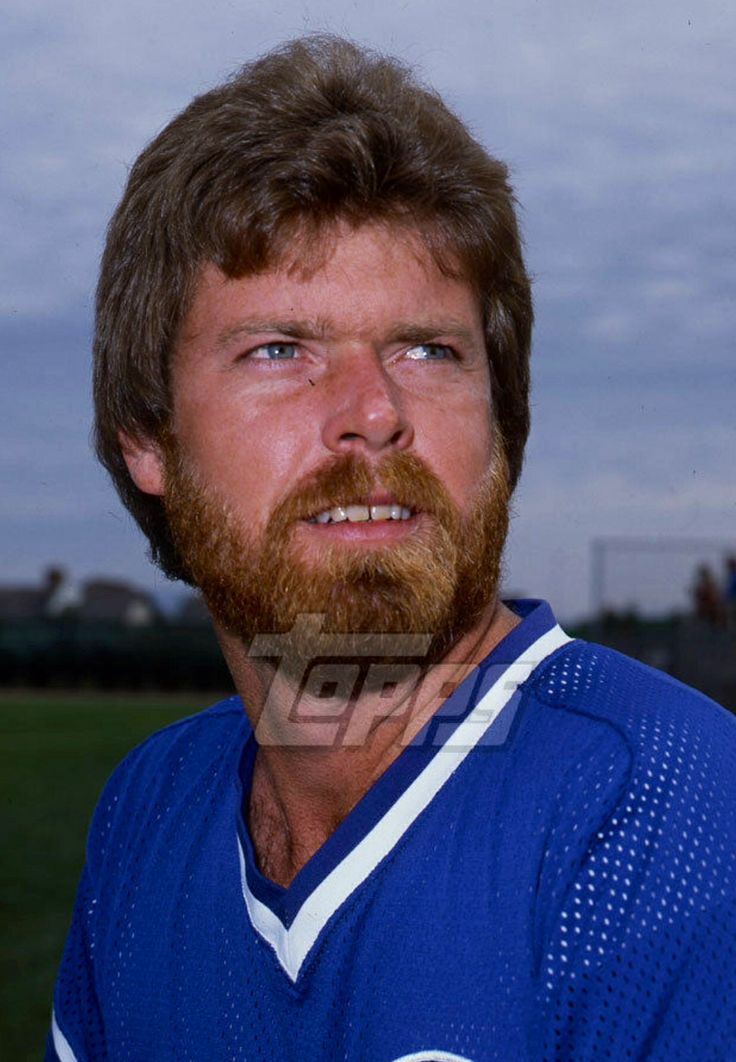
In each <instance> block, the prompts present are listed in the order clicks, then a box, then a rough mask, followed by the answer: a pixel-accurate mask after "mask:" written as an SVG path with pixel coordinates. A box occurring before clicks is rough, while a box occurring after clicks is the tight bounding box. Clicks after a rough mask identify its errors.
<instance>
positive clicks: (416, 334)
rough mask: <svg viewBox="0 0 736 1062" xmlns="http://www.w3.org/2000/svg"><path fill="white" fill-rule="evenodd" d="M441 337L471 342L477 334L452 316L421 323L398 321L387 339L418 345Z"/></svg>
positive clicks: (393, 341)
mask: <svg viewBox="0 0 736 1062" xmlns="http://www.w3.org/2000/svg"><path fill="white" fill-rule="evenodd" d="M441 337H442V338H447V339H454V340H458V341H459V342H461V343H466V344H472V343H474V342H475V341H476V340H477V334H476V333H475V332H474V331H473V330H472V329H470V328H468V326H467V325H466V324H464V323H463V322H462V321H458V320H455V319H454V318H447V319H445V320H438V321H424V322H421V323H417V322H415V321H407V322H406V323H399V324H397V325H395V326H394V327H393V328H392V329H391V332H390V333H389V335H388V337H387V339H388V342H390V343H416V344H417V345H418V344H420V343H431V342H432V341H433V340H434V341H436V340H438V339H440V338H441Z"/></svg>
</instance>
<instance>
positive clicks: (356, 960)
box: [47, 602, 736, 1062]
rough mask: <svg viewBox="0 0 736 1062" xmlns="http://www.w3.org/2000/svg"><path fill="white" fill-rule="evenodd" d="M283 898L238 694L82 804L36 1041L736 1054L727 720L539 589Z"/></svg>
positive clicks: (429, 1059) (141, 1056)
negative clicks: (86, 835) (46, 1027)
mask: <svg viewBox="0 0 736 1062" xmlns="http://www.w3.org/2000/svg"><path fill="white" fill-rule="evenodd" d="M514 607H515V608H516V610H517V612H519V613H520V614H521V615H522V616H523V617H524V621H523V623H521V624H520V625H519V626H517V627H516V629H515V630H514V631H512V633H511V634H510V635H509V636H508V637H507V638H506V639H504V641H503V642H502V643H501V644H500V645H499V646H498V647H497V648H496V649H495V650H494V651H493V653H491V655H490V656H489V657H488V658H487V659H486V660H485V662H484V663H483V664H482V665H481V666H480V667H479V668H478V669H477V670H476V671H474V672H473V673H472V674H471V675H470V676H468V678H467V679H466V680H465V682H464V683H463V684H462V685H461V686H459V687H458V689H457V690H456V691H455V693H454V694H453V696H452V697H451V698H450V699H449V700H448V701H447V702H445V704H444V706H443V708H442V709H441V711H440V712H439V713H438V714H437V715H436V716H435V717H434V719H433V720H432V721H431V723H430V724H429V725H428V726H427V728H426V729H425V731H423V733H422V734H421V735H420V737H419V738H418V739H417V740H415V742H414V743H413V744H412V745H411V746H409V747H407V748H406V749H405V750H404V751H403V752H402V753H401V755H400V756H399V758H398V759H397V760H396V761H395V762H394V763H393V764H392V766H391V767H390V768H389V769H388V770H387V771H386V773H385V774H384V775H383V776H382V777H381V778H380V779H379V780H378V782H377V783H376V784H375V785H374V786H373V788H372V789H371V790H370V791H369V792H368V793H367V794H366V796H365V797H364V798H363V799H362V800H361V801H360V803H359V804H358V805H357V806H356V807H355V808H354V809H353V811H352V812H351V813H350V815H349V816H348V817H347V819H345V821H344V822H343V823H342V824H341V825H340V826H339V827H338V829H337V830H336V831H335V832H334V834H333V835H332V836H331V837H330V838H329V840H328V841H327V842H326V843H325V844H324V845H323V847H322V848H321V849H320V850H319V852H317V854H316V855H315V856H314V857H313V858H312V859H311V860H310V861H309V863H307V865H306V866H305V867H304V868H303V870H302V871H301V872H300V873H299V875H298V876H297V877H296V878H295V880H294V882H293V883H292V885H291V886H290V887H289V888H288V889H282V888H280V887H277V886H276V885H274V884H273V883H272V882H270V881H268V880H266V879H265V878H264V877H263V876H262V875H261V874H260V873H259V871H258V868H257V865H256V861H255V858H254V853H253V849H252V846H251V842H250V839H249V837H248V834H247V832H246V829H245V827H244V824H243V816H242V813H241V809H242V807H243V801H244V796H245V795H247V791H248V787H249V778H250V773H251V770H252V765H253V759H254V752H255V749H254V741H253V738H252V735H251V734H250V731H249V727H248V724H247V722H246V718H245V715H244V712H243V708H242V705H241V703H240V701H239V700H238V699H237V698H233V699H231V700H228V701H225V702H224V703H222V704H219V705H216V706H215V707H214V708H211V709H209V710H208V711H205V712H203V713H201V714H200V715H197V716H195V717H193V718H191V719H186V720H183V721H181V722H179V723H176V724H175V725H173V726H171V727H169V728H168V729H166V730H163V731H162V732H161V733H159V734H156V735H155V736H154V737H152V738H151V739H149V740H148V741H147V742H146V743H145V744H143V745H142V746H141V747H140V748H138V749H137V750H135V751H134V752H133V753H132V754H131V755H130V756H129V757H128V758H127V759H126V760H125V762H124V763H123V764H122V766H120V767H119V768H118V770H117V771H116V772H115V774H114V775H113V777H112V779H111V781H110V782H109V783H108V785H107V788H106V789H105V792H104V794H103V796H102V799H101V801H100V804H99V806H98V808H97V811H96V814H95V817H94V821H93V825H92V829H91V834H90V840H89V846H88V858H87V865H86V868H85V870H84V874H83V878H82V882H81V885H80V889H79V895H78V900H77V905H76V909H75V914H74V922H73V925H72V929H71V932H70V935H69V939H68V942H67V947H66V951H65V954H64V959H63V963H62V966H61V971H60V975H59V980H58V984H57V988H56V993H55V1005H54V1019H53V1026H52V1032H51V1034H50V1036H49V1043H48V1050H47V1059H49V1060H56V1059H59V1060H61V1062H73V1060H75V1059H76V1060H77V1062H82V1060H88V1062H92V1060H102V1059H110V1060H114V1062H123V1060H134V1062H144V1060H156V1062H161V1060H176V1062H186V1060H192V1062H220V1060H240V1059H243V1060H248V1062H342V1060H345V1062H354V1060H355V1062H398V1060H401V1062H410V1060H413V1062H420V1060H426V1062H450V1060H455V1062H460V1060H469V1062H487V1060H490V1059H497V1060H503V1062H513V1060H517V1059H530V1060H553V1059H555V1060H557V1059H570V1060H575V1062H585V1060H588V1059H596V1060H597V1059H610V1060H613V1062H621V1060H624V1059H656V1060H665V1059H666V1060H668V1062H672V1060H685V1059H687V1060H688V1062H692V1060H697V1062H706V1060H709V1059H736V956H735V944H734V942H735V940H736V843H735V842H736V816H735V815H734V808H735V807H736V799H735V797H736V720H735V719H734V718H733V717H732V716H730V715H729V714H728V713H727V712H725V711H724V710H723V709H721V708H719V707H717V706H716V705H714V704H713V703H712V702H711V701H709V700H707V699H706V698H704V697H702V696H701V695H699V694H697V693H695V692H694V691H692V690H690V689H687V688H686V687H684V686H682V685H681V684H679V683H678V682H676V681H674V680H673V679H670V678H668V677H667V676H665V675H662V674H659V673H657V672H655V671H652V670H651V669H649V668H647V667H644V666H643V665H640V664H638V663H635V662H633V661H631V660H628V659H626V658H625V657H622V656H619V655H618V654H616V653H613V652H611V651H609V650H607V649H602V648H600V647H597V646H594V645H589V644H586V643H583V642H579V641H571V640H570V639H568V638H566V636H565V635H564V634H563V633H562V631H561V630H560V628H559V627H558V626H557V625H556V623H555V621H554V618H553V616H552V613H551V611H550V610H549V608H548V606H546V605H544V604H541V603H538V602H517V603H516V604H515V605H514Z"/></svg>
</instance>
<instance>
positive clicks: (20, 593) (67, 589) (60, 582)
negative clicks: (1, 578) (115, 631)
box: [0, 567, 80, 620]
mask: <svg viewBox="0 0 736 1062" xmlns="http://www.w3.org/2000/svg"><path fill="white" fill-rule="evenodd" d="M79 600H80V598H79V590H78V588H77V587H76V586H75V585H74V584H73V583H71V581H70V580H69V577H68V576H67V573H66V572H65V571H64V569H63V568H58V567H51V568H47V569H46V571H45V572H44V578H43V582H42V583H41V585H40V586H0V620H34V619H44V618H45V617H47V616H61V615H64V614H65V613H68V612H69V611H70V610H76V608H77V607H78V605H79Z"/></svg>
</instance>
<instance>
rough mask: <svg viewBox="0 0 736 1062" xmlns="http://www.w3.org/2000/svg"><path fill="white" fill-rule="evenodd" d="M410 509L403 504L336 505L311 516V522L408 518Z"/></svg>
mask: <svg viewBox="0 0 736 1062" xmlns="http://www.w3.org/2000/svg"><path fill="white" fill-rule="evenodd" d="M410 516H411V509H407V508H406V507H405V506H403V505H371V506H370V508H369V507H368V506H367V505H346V506H342V505H336V506H335V508H334V509H326V510H325V511H324V512H323V513H319V514H318V515H317V516H313V517H312V519H311V521H310V523H313V524H330V523H332V524H340V523H343V522H344V521H345V520H348V521H349V522H350V523H351V524H357V523H364V522H365V521H366V520H408V519H409V517H410Z"/></svg>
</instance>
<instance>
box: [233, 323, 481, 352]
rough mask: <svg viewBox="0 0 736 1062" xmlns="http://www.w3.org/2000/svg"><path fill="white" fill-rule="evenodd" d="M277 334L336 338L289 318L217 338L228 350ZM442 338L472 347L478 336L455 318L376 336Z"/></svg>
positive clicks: (325, 327)
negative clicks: (240, 342) (251, 338)
mask: <svg viewBox="0 0 736 1062" xmlns="http://www.w3.org/2000/svg"><path fill="white" fill-rule="evenodd" d="M269 333H272V334H276V335H282V336H288V337H290V338H291V339H329V338H330V337H331V336H332V334H333V328H332V327H331V326H330V324H329V322H327V321H325V320H324V319H319V318H318V319H316V320H299V319H295V318H288V319H283V320H276V319H274V318H270V317H269V318H256V317H249V318H248V319H247V320H244V321H239V322H238V323H236V324H233V325H230V326H229V327H228V328H224V329H223V330H222V331H221V332H219V333H218V335H217V345H218V346H219V347H226V346H228V345H229V344H230V343H233V342H234V341H235V340H237V339H241V338H247V337H248V336H255V335H264V334H269ZM440 337H446V338H448V339H453V340H457V341H459V342H460V343H465V344H468V345H471V344H472V343H474V342H475V341H476V338H477V336H476V334H475V333H474V332H473V330H472V329H470V328H468V326H467V324H465V323H464V322H462V321H459V320H456V319H455V318H446V319H444V320H437V321H422V322H417V321H405V322H404V321H399V322H397V323H396V324H394V325H393V326H392V327H391V329H390V330H389V332H388V333H387V334H386V335H383V336H377V337H376V338H377V339H379V340H380V341H381V342H386V343H412V344H420V343H430V342H432V341H433V340H437V339H439V338H440Z"/></svg>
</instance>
